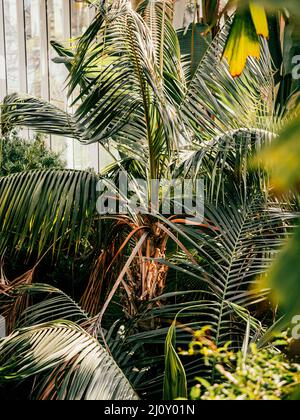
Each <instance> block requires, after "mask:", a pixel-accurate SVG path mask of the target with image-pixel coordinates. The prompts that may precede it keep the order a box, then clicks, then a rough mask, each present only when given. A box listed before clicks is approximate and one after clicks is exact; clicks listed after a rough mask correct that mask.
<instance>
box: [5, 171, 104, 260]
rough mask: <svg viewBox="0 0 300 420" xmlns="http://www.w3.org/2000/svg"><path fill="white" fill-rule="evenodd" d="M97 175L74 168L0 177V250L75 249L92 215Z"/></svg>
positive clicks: (87, 230)
mask: <svg viewBox="0 0 300 420" xmlns="http://www.w3.org/2000/svg"><path fill="white" fill-rule="evenodd" d="M97 181H98V179H97V176H96V175H94V174H92V173H89V172H80V171H73V170H57V171H55V170H46V171H32V172H25V173H20V174H16V175H11V176H8V177H2V178H0V197H1V205H0V230H1V238H0V253H1V254H3V252H4V250H5V249H6V248H9V250H10V252H12V253H18V252H20V251H23V250H24V249H26V257H29V256H30V255H32V254H34V253H35V254H36V255H37V256H39V257H40V256H42V254H43V253H45V252H46V251H47V250H48V249H49V248H50V249H51V250H52V252H53V254H54V253H55V252H58V253H59V252H60V251H61V250H62V249H63V248H64V251H66V252H70V251H71V249H72V250H73V252H75V253H77V252H78V250H79V248H80V243H81V240H82V238H83V237H86V238H88V237H89V235H90V233H91V226H92V223H93V220H94V217H95V209H96V186H97Z"/></svg>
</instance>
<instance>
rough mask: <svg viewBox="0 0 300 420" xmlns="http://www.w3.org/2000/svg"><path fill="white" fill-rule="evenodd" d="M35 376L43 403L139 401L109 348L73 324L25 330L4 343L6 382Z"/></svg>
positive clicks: (0, 351) (1, 366)
mask: <svg viewBox="0 0 300 420" xmlns="http://www.w3.org/2000/svg"><path fill="white" fill-rule="evenodd" d="M34 377H36V379H37V385H36V389H35V394H36V395H37V398H38V399H56V400H136V399H138V397H137V395H136V393H135V391H134V390H133V388H132V387H131V385H130V384H129V382H128V381H127V379H126V378H125V376H124V374H123V373H122V371H121V370H120V368H119V367H118V366H117V365H116V363H115V362H114V360H113V359H112V357H111V356H110V355H109V354H108V353H107V352H106V351H105V350H104V349H103V347H102V346H101V345H100V344H99V343H98V342H97V341H96V340H95V339H94V338H93V337H91V336H90V335H89V334H88V333H86V332H85V331H84V330H83V329H81V328H80V327H79V326H77V325H75V324H72V323H71V322H67V321H58V322H54V323H50V324H43V325H40V326H34V327H31V328H27V329H21V330H18V331H16V332H14V333H13V334H12V335H11V336H9V337H7V338H6V339H4V340H1V341H0V383H5V382H7V381H24V380H25V379H27V378H34Z"/></svg>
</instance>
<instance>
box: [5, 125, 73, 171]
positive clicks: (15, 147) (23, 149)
mask: <svg viewBox="0 0 300 420" xmlns="http://www.w3.org/2000/svg"><path fill="white" fill-rule="evenodd" d="M51 168H52V169H64V168H65V163H64V162H63V160H62V159H61V157H60V155H59V154H58V153H54V152H51V151H49V149H48V148H47V146H46V144H45V141H44V139H43V137H41V136H40V135H37V136H35V138H34V139H33V140H30V141H28V140H25V139H23V138H22V137H21V136H20V135H19V134H18V133H16V132H12V133H9V134H8V135H7V136H6V137H3V138H1V139H0V176H7V175H11V174H14V173H17V172H23V171H30V170H38V169H40V170H41V169H51Z"/></svg>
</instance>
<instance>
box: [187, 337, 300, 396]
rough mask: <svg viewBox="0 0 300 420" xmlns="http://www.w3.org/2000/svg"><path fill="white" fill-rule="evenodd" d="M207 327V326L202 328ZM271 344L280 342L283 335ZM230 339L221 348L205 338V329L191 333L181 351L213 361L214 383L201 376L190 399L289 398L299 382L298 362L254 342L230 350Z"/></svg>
mask: <svg viewBox="0 0 300 420" xmlns="http://www.w3.org/2000/svg"><path fill="white" fill-rule="evenodd" d="M206 331H207V330H206ZM274 345H284V348H287V346H288V341H287V340H286V339H279V340H277V342H276V343H274ZM229 347H230V343H228V344H227V345H225V346H224V347H222V348H216V347H215V346H214V344H213V343H212V342H211V341H210V340H209V339H207V338H205V332H203V331H200V332H197V333H196V334H195V337H194V340H193V342H192V343H191V345H190V348H189V350H188V351H187V352H181V354H184V355H195V354H198V355H200V356H201V357H203V361H204V363H205V364H206V365H214V367H215V371H216V383H214V384H211V383H209V382H208V381H207V380H206V379H204V378H203V377H198V378H196V381H197V382H198V383H197V384H196V385H195V386H194V387H193V388H192V389H191V393H190V397H191V399H192V400H286V399H290V398H293V395H294V393H296V392H297V391H298V387H299V385H300V364H298V363H293V362H291V361H290V360H288V358H287V356H286V355H285V354H284V353H283V352H281V351H279V350H278V349H276V348H275V347H271V348H265V349H259V350H258V348H257V346H256V345H255V344H251V345H250V346H249V349H248V351H247V352H246V351H237V352H235V351H232V350H230V349H229Z"/></svg>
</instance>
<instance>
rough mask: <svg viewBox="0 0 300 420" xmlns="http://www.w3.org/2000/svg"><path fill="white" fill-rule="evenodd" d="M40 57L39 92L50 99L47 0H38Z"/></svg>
mask: <svg viewBox="0 0 300 420" xmlns="http://www.w3.org/2000/svg"><path fill="white" fill-rule="evenodd" d="M40 29H41V38H40V40H41V41H40V42H41V44H40V48H41V52H40V57H41V79H42V80H41V92H42V98H43V99H46V100H49V99H50V83H49V38H48V20H47V0H40Z"/></svg>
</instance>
